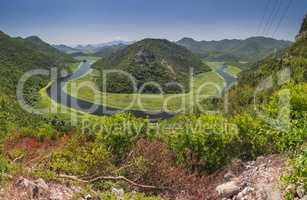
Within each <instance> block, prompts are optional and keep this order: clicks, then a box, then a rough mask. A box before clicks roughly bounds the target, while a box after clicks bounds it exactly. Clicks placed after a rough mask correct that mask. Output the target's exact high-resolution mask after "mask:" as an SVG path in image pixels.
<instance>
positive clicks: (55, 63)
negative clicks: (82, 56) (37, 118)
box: [0, 32, 74, 93]
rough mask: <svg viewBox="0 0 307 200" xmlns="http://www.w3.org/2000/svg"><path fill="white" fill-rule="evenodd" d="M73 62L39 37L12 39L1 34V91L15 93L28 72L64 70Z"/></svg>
mask: <svg viewBox="0 0 307 200" xmlns="http://www.w3.org/2000/svg"><path fill="white" fill-rule="evenodd" d="M73 61H74V60H73V58H71V57H70V56H68V55H65V54H63V53H61V52H59V51H58V50H56V49H54V48H53V47H51V46H50V45H48V44H47V43H44V42H43V41H42V40H40V39H39V38H37V37H30V38H27V39H22V38H12V37H9V36H8V35H6V34H5V33H3V32H0V82H1V84H0V90H1V91H4V92H3V93H15V87H16V85H17V81H18V80H19V78H20V77H21V75H22V74H23V73H25V72H26V71H28V70H31V69H38V68H39V69H50V68H52V67H62V68H63V67H65V66H67V64H68V63H72V62H73ZM40 86H41V85H39V84H35V87H40Z"/></svg>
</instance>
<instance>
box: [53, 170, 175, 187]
mask: <svg viewBox="0 0 307 200" xmlns="http://www.w3.org/2000/svg"><path fill="white" fill-rule="evenodd" d="M59 178H65V179H70V180H74V181H78V182H82V183H92V182H96V181H99V180H110V181H125V182H127V183H129V184H130V185H133V186H136V187H140V188H144V189H154V190H171V189H170V188H167V187H157V186H153V185H143V184H138V183H136V182H134V181H132V180H129V179H128V178H126V177H124V176H98V177H95V178H93V179H90V180H83V179H80V178H78V177H76V176H70V175H66V174H60V175H59Z"/></svg>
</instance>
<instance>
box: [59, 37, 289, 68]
mask: <svg viewBox="0 0 307 200" xmlns="http://www.w3.org/2000/svg"><path fill="white" fill-rule="evenodd" d="M132 43H134V42H126V41H112V42H107V43H101V44H96V45H93V44H89V45H77V46H75V47H70V46H66V45H53V47H55V48H57V49H58V50H60V51H62V52H65V53H67V54H73V55H79V54H93V55H95V56H100V57H106V56H109V55H110V54H112V53H115V52H116V51H118V50H121V49H123V48H125V47H126V46H128V45H130V44H132ZM175 43H176V44H178V45H181V46H184V47H186V48H187V49H188V50H190V51H191V52H192V53H195V54H198V55H199V56H200V57H201V58H203V59H206V60H208V61H224V62H228V63H236V64H239V63H254V62H256V61H259V60H261V59H263V58H265V57H267V56H268V55H270V54H272V53H273V52H274V51H279V50H282V49H285V48H287V47H289V46H290V45H291V44H292V42H290V41H284V40H276V39H273V38H267V37H250V38H247V39H245V40H239V39H231V40H229V39H224V40H220V41H196V40H194V39H193V38H183V39H181V40H179V41H177V42H175Z"/></svg>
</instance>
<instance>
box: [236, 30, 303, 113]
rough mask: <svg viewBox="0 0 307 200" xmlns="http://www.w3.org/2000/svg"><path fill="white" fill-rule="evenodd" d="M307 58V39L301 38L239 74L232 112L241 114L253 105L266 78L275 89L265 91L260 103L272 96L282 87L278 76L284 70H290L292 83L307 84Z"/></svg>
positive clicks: (261, 95)
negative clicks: (255, 92)
mask: <svg viewBox="0 0 307 200" xmlns="http://www.w3.org/2000/svg"><path fill="white" fill-rule="evenodd" d="M303 26H304V25H303ZM306 58H307V37H301V38H300V39H299V40H297V41H296V42H295V43H294V44H293V45H292V46H291V47H289V48H287V49H285V50H284V51H281V52H279V53H278V54H277V55H272V56H270V57H268V58H266V59H264V60H262V61H260V62H258V63H256V64H255V65H254V66H253V67H252V68H251V69H249V70H246V71H243V72H241V73H240V74H239V85H238V86H237V87H235V88H234V89H233V90H232V91H231V92H230V95H231V97H232V100H231V107H232V109H231V110H233V111H234V112H239V111H240V110H241V109H245V108H246V107H248V106H249V105H250V104H252V102H253V92H254V91H255V88H256V87H257V86H259V84H260V83H261V82H263V81H264V80H265V79H266V78H268V77H270V76H272V77H273V80H274V85H273V87H271V88H270V89H267V90H264V91H263V92H262V93H261V94H259V97H257V98H259V99H260V101H264V99H266V98H265V97H266V96H270V95H271V94H272V92H273V91H275V90H277V89H279V88H280V87H281V85H279V84H278V77H277V76H278V73H279V72H280V71H282V70H283V69H287V70H289V72H290V76H291V81H292V82H294V83H298V82H306V81H307V68H306V66H307V59H306Z"/></svg>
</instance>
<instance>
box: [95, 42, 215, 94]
mask: <svg viewBox="0 0 307 200" xmlns="http://www.w3.org/2000/svg"><path fill="white" fill-rule="evenodd" d="M94 67H95V68H96V69H99V70H107V69H118V70H123V71H125V72H128V73H130V74H131V75H132V76H133V77H135V78H136V80H137V87H138V88H140V87H141V86H142V85H143V84H144V83H146V82H150V81H154V82H156V83H158V84H159V85H161V86H162V88H163V90H164V91H165V92H167V93H174V92H181V90H180V88H179V87H178V86H176V87H167V86H166V84H167V83H168V82H171V81H176V82H178V83H179V84H181V85H183V86H184V88H185V91H188V83H189V72H190V69H192V68H193V69H194V73H200V72H204V71H209V67H208V66H206V65H205V64H203V62H202V61H201V59H200V58H199V57H198V56H197V55H194V54H193V53H191V52H190V51H189V50H187V49H186V48H185V47H182V46H179V45H177V44H175V43H172V42H170V41H168V40H162V39H144V40H142V41H139V42H136V43H134V44H132V45H129V46H128V47H126V48H124V49H121V50H119V51H116V52H115V53H113V54H111V55H110V56H107V57H106V58H104V59H102V60H100V61H98V62H97V63H96V64H95V65H94ZM109 80H110V81H108V82H107V84H108V85H107V91H109V92H116V93H130V92H132V87H131V83H130V81H129V80H127V78H125V77H122V76H119V75H118V74H117V75H114V76H112V78H111V79H109ZM100 86H101V87H102V85H100ZM144 92H148V93H152V92H153V93H155V92H158V91H157V88H156V87H151V86H148V87H146V88H144Z"/></svg>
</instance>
